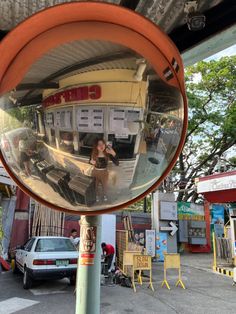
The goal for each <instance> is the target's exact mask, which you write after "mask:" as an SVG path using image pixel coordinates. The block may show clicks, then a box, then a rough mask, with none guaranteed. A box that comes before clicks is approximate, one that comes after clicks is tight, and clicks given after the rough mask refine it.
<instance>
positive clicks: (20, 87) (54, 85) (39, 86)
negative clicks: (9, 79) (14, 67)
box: [16, 82, 59, 91]
mask: <svg viewBox="0 0 236 314" xmlns="http://www.w3.org/2000/svg"><path fill="white" fill-rule="evenodd" d="M47 88H59V84H58V83H56V82H42V83H25V84H20V85H18V86H17V87H16V90H17V91H19V90H28V89H47Z"/></svg>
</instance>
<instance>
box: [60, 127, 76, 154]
mask: <svg viewBox="0 0 236 314" xmlns="http://www.w3.org/2000/svg"><path fill="white" fill-rule="evenodd" d="M59 136H60V139H59V147H60V150H62V151H63V152H66V153H70V154H74V145H73V132H66V131H60V133H59Z"/></svg>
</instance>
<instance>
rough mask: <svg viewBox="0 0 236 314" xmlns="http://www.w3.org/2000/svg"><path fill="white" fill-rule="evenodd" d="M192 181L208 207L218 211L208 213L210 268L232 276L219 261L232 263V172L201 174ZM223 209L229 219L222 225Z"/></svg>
mask: <svg viewBox="0 0 236 314" xmlns="http://www.w3.org/2000/svg"><path fill="white" fill-rule="evenodd" d="M196 184H197V191H198V193H199V194H202V195H203V196H204V198H205V200H206V206H207V207H208V209H210V208H211V210H212V211H213V212H214V211H216V210H218V212H219V213H215V214H214V215H212V228H211V229H212V231H213V232H214V233H213V234H214V236H213V250H214V267H213V269H214V270H216V271H218V272H222V273H225V272H226V273H229V275H230V276H232V272H231V271H228V269H226V270H225V268H224V267H222V266H221V263H222V260H226V261H225V262H224V264H225V265H228V268H229V269H230V266H232V265H233V264H234V265H236V258H235V257H236V242H235V241H236V210H235V204H236V171H230V172H224V173H217V174H213V175H210V176H207V177H202V178H199V179H198V180H197V182H196ZM215 207H216V208H215ZM224 208H225V209H227V210H224ZM220 210H221V212H222V213H221V214H220ZM224 211H226V213H227V216H229V222H228V223H227V224H226V225H224V223H225V222H224V218H223V217H224ZM214 216H215V217H214ZM219 259H220V261H219ZM232 261H233V262H232ZM226 268H227V267H226Z"/></svg>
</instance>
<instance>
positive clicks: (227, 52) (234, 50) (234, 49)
mask: <svg viewBox="0 0 236 314" xmlns="http://www.w3.org/2000/svg"><path fill="white" fill-rule="evenodd" d="M234 55H236V44H235V45H233V46H231V47H229V48H226V49H224V50H222V51H220V52H217V53H216V54H214V55H212V56H210V57H208V58H206V59H205V60H204V61H210V60H219V59H220V58H221V57H226V56H228V57H230V56H234Z"/></svg>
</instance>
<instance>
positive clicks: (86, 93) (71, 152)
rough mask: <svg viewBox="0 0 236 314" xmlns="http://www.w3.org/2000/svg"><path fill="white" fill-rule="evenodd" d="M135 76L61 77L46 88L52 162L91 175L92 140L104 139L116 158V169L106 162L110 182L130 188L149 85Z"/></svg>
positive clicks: (119, 72) (102, 73) (104, 73)
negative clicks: (110, 178)
mask: <svg viewBox="0 0 236 314" xmlns="http://www.w3.org/2000/svg"><path fill="white" fill-rule="evenodd" d="M133 75H134V71H132V70H116V71H114V70H104V71H92V72H88V73H84V74H79V75H75V76H73V77H69V78H66V79H64V80H61V81H60V82H59V85H60V88H59V89H58V90H56V91H55V90H53V91H52V90H45V91H44V93H43V97H44V99H43V104H42V109H43V120H44V121H43V124H44V126H45V131H44V132H45V138H46V140H45V143H44V145H45V147H46V148H47V150H48V152H49V155H50V157H51V158H52V159H53V160H54V161H56V162H57V163H58V164H59V165H63V163H66V165H64V166H67V169H68V170H70V171H73V170H75V167H76V169H77V171H78V168H79V169H80V171H81V172H82V173H83V174H85V175H91V170H92V165H91V164H89V159H90V157H91V153H92V148H93V145H94V143H95V141H96V139H104V140H105V142H106V143H107V144H108V145H111V146H112V148H113V149H114V150H115V151H116V153H117V155H118V156H119V160H120V165H119V168H118V169H116V167H115V166H112V164H110V167H111V168H112V169H111V170H112V171H113V175H112V179H113V181H116V182H118V181H119V182H120V185H122V186H123V187H124V188H127V187H130V185H131V184H132V182H133V177H134V172H135V167H136V165H137V162H138V158H139V153H140V145H141V141H142V139H141V129H142V121H143V120H144V111H145V107H146V104H147V87H148V82H147V81H141V82H138V81H135V80H134V78H133ZM98 80H99V81H98ZM87 82H89V83H87ZM41 130H42V128H41ZM121 181H122V182H121Z"/></svg>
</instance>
